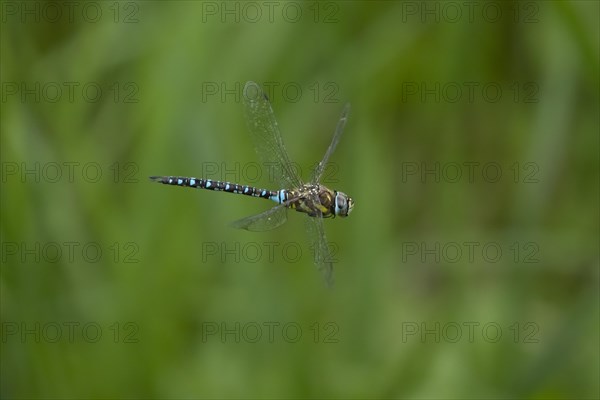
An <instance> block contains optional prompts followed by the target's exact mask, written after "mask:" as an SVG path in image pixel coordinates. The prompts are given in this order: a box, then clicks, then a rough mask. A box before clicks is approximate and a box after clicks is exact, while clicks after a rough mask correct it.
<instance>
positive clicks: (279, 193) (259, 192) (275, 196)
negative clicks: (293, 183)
mask: <svg viewBox="0 0 600 400" xmlns="http://www.w3.org/2000/svg"><path fill="white" fill-rule="evenodd" d="M150 180H151V181H153V182H158V183H162V184H165V185H173V186H182V187H190V188H195V189H207V190H214V191H217V192H229V193H235V194H245V195H246V196H252V197H260V198H263V199H269V200H272V201H274V202H276V203H278V204H281V203H283V202H284V201H286V200H287V198H288V193H287V190H285V189H284V190H276V191H274V190H267V189H259V188H256V187H254V186H248V185H238V184H237V183H231V182H222V181H213V180H212V179H204V178H193V177H184V176H151V177H150Z"/></svg>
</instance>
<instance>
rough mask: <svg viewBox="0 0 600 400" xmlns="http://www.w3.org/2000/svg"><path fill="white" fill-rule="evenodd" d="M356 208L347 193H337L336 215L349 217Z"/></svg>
mask: <svg viewBox="0 0 600 400" xmlns="http://www.w3.org/2000/svg"><path fill="white" fill-rule="evenodd" d="M353 207H354V202H353V201H352V198H351V197H348V195H347V194H346V193H343V192H337V194H336V196H335V215H339V216H340V217H347V216H348V214H350V211H352V208H353Z"/></svg>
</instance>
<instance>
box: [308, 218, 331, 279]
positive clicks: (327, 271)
mask: <svg viewBox="0 0 600 400" xmlns="http://www.w3.org/2000/svg"><path fill="white" fill-rule="evenodd" d="M306 231H307V233H308V241H309V244H310V249H311V250H312V254H313V262H314V263H315V265H316V266H317V268H318V269H319V271H321V273H322V274H323V277H324V278H325V283H327V286H329V287H331V286H333V259H332V257H331V254H330V253H329V245H328V243H327V237H326V236H325V228H324V227H323V218H322V217H321V216H320V215H317V216H316V217H306Z"/></svg>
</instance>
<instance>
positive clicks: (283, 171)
mask: <svg viewBox="0 0 600 400" xmlns="http://www.w3.org/2000/svg"><path fill="white" fill-rule="evenodd" d="M242 97H243V100H244V106H245V107H244V109H245V114H246V123H247V124H248V130H249V132H250V136H251V137H252V141H253V142H254V147H255V149H256V152H257V153H258V157H259V158H260V159H261V161H262V162H263V163H265V167H267V168H272V170H269V171H270V172H271V171H272V173H273V175H274V178H275V183H277V184H279V188H298V187H301V186H302V179H301V178H300V177H299V176H298V173H297V172H296V171H295V170H294V168H293V166H292V163H291V162H290V159H289V156H288V154H287V151H286V149H285V146H284V144H283V139H282V138H281V133H280V132H279V126H278V125H277V120H276V119H275V115H274V113H273V108H272V107H271V103H270V102H269V99H268V97H267V95H266V94H265V93H264V92H263V90H262V89H261V87H260V86H259V85H258V84H257V83H255V82H251V81H250V82H247V83H246V85H245V86H244V95H243V96H242ZM270 178H272V177H270Z"/></svg>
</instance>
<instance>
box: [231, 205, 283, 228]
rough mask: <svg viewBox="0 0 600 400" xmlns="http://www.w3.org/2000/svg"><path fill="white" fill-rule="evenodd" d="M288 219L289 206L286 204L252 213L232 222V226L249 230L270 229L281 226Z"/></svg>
mask: <svg viewBox="0 0 600 400" xmlns="http://www.w3.org/2000/svg"><path fill="white" fill-rule="evenodd" d="M285 221H287V208H286V207H285V204H280V205H278V206H275V207H273V208H271V209H269V210H267V211H265V212H263V213H260V214H257V215H251V216H249V217H246V218H242V219H239V220H237V221H234V222H232V223H231V226H233V227H234V228H238V229H246V230H248V231H254V232H262V231H270V230H272V229H275V228H277V227H278V226H281V225H283V224H284V223H285Z"/></svg>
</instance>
